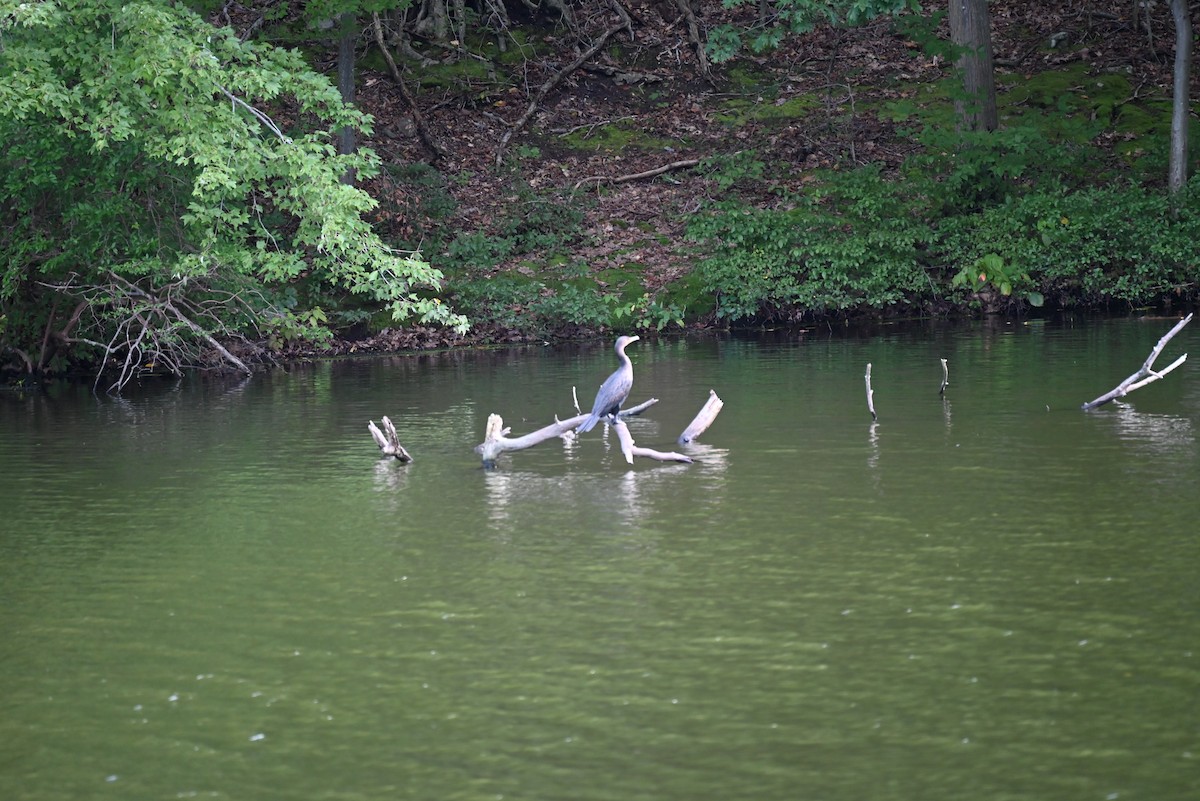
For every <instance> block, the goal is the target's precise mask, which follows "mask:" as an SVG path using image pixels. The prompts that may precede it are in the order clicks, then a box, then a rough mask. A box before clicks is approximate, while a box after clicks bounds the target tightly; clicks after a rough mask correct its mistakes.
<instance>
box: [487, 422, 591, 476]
mask: <svg viewBox="0 0 1200 801" xmlns="http://www.w3.org/2000/svg"><path fill="white" fill-rule="evenodd" d="M586 419H588V415H586V414H577V415H575V416H574V417H568V418H567V419H566V420H555V421H554V422H553V423H551V424H550V425H548V426H544V427H542V428H539V429H538V430H537V431H532V432H530V433H528V434H525V435H524V436H520V437H512V438H509V437H508V432H509V431H510V430H511V429H508V428H505V427H504V418H502V417H501V416H500V415H498V414H489V415H488V421H487V427H486V428H485V429H484V435H483V442H482V443H480V444H479V445H476V446H475V452H476V453H478V454H479V455H480V456H481V457H483V465H484V467H494V466H495V464H496V457H497V456H499V455H500V454H502V453H506V452H507V451H522V450H525V449H526V448H532V447H533V446H534V445H538V444H540V443H542V442H545V441H546V440H548V439H553V438H554V437H561V436H563V435H564V434H566V433H567V432H569V431H574V430H575V429H576V428H578V427H579V424H580V423H582V422H583V421H584V420H586Z"/></svg>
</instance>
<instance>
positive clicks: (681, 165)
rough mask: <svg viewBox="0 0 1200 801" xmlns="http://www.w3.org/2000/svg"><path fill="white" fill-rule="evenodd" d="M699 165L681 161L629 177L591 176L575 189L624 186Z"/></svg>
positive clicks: (689, 161) (698, 160)
mask: <svg viewBox="0 0 1200 801" xmlns="http://www.w3.org/2000/svg"><path fill="white" fill-rule="evenodd" d="M699 163H700V159H684V160H682V161H672V162H671V163H670V164H664V165H662V166H661V167H655V168H654V169H651V170H644V171H642V172H635V173H630V174H629V175H618V176H615V177H609V176H607V175H591V176H588V177H587V178H582V179H580V180H578V181H576V182H575V189H576V190H578V189H579V188H580V187H581V186H583V185H584V184H586V183H593V182H594V183H596V184H625V183H629V182H630V181H640V180H641V179H643V178H653V177H654V176H656V175H662V174H663V173H667V172H671V171H672V170H683V169H687V168H688V167H695V166H696V165H697V164H699Z"/></svg>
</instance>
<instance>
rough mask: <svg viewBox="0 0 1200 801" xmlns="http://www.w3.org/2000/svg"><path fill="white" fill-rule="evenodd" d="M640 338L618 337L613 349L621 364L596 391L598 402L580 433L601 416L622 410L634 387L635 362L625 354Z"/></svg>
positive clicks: (613, 415)
mask: <svg viewBox="0 0 1200 801" xmlns="http://www.w3.org/2000/svg"><path fill="white" fill-rule="evenodd" d="M639 339H641V337H638V336H633V337H625V336H622V337H617V344H616V346H615V347H614V348H613V349H614V350H615V351H616V352H617V358H618V359H620V360H621V366H620V367H618V368H617V371H616V372H615V373H613V374H612V375H610V376H609V377H608V378H606V379H604V383H603V384H601V385H600V390H599V391H598V392H597V393H596V402H595V403H594V404H592V413H591V414H590V415H588V418H587V419H586V420H584V421H583V422H582V423H580V424H579V428H578V429H576V430H577V431H578V432H579V433H581V434H582V433H583V432H585V431H591V430H592V428H593V427H594V426H595V425H596V423H598V422H600V418H601V417H605V416H611V417H616V415H617V412H619V411H621V404H622V403H624V402H625V399H626V398H628V397H629V390H631V389H633V362H631V361H629V357H628V356H626V355H625V348H626V347H627V346H628V345H631V344H632V343H634V342H637V341H638V340H639Z"/></svg>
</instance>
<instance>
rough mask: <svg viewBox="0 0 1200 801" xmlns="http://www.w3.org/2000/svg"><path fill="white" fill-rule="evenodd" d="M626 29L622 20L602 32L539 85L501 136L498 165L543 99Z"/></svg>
mask: <svg viewBox="0 0 1200 801" xmlns="http://www.w3.org/2000/svg"><path fill="white" fill-rule="evenodd" d="M624 29H625V23H624V22H622V23H621V24H620V25H616V26H614V27H611V28H609V29H608V30H606V31H605V32H604V33H602V34H600V36H599V37H598V38H597V39H596V41H594V42H592V45H591V47H589V48H588V49H587V50H584V51H583V52H582V53H580V54H579V56H578V57H577V58H576V59H575V60H574V61H572V62H571V63H570V64H568V65H567V66H565V67H563V68H562V69H561V70H559V71H558V72H556V73H554V75H552V76H550V78H548V79H547V80H546V82H545V83H543V84H542V85H541V86H540V87H538V90H537V92H535V93H534V95H533V98H532V99H531V100H530V101H529V107H528V108H526V109H525V113H524V114H522V115H521V117H520V118H519V119H518V120H517V121H516V122H514V123H513V124H512V126H511V127H510V128H509V129H508V130H507V131H505V132H504V136H502V137H500V144H499V145H498V146H497V147H496V166H499V165H500V163H501V162H502V161H503V160H504V149H505V148H506V147H508V142H509V140H510V139H512V138H513V135H514V134H516V133H517V132H519V131H520V130H521V129H522V128H524V127H525V125H526V123H528V122H529V120H530V118H531V117H533V114H534V112H535V111H537V109H538V106H540V105H541V103H542V100H544V99H545V98H546V95H548V94H550V92H552V91H553V90H554V88H555V87H556V86H558V85H559V84H560V83H562V82H563V80H564V79H565V78H566V77H567V76H568V75H570V74H571V73H572V72H574V71H575V70H577V69H579V67H580V66H581V65H582V64H583V63H584V62H585V61H587V60H588V59H589V58H591V57H592V56H594V55H596V54H597V53H599V52H600V51H601V50H602V49H603V48H604V45H605V44H606V43H607V42H608V39H609V37H610V36H612V35H613V34H615V33H618V32H620V31H622V30H624Z"/></svg>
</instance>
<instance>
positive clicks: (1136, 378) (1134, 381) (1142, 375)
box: [1080, 314, 1192, 412]
mask: <svg viewBox="0 0 1200 801" xmlns="http://www.w3.org/2000/svg"><path fill="white" fill-rule="evenodd" d="M1191 321H1192V315H1190V314H1189V315H1188V316H1187V317H1184V318H1183V319H1182V320H1180V321H1179V322H1178V323H1176V324H1175V327H1174V328H1172V329H1171V330H1170V331H1168V332H1167V333H1165V334H1163V336H1162V339H1160V340H1158V344H1157V345H1155V346H1154V350H1152V351H1150V355H1149V356H1147V357H1146V361H1144V362H1142V366H1141V367H1139V368H1138V371H1137V372H1136V373H1134V374H1133V375H1131V376H1129V378H1126V379H1125V380H1124V381H1122V382H1121V383H1120V384H1117V386H1116V387H1114V388H1113V389H1111V390H1109V391H1108V392H1106V393H1104V394H1103V395H1101V396H1100V397H1098V398H1096V399H1095V400H1093V401H1088V402H1087V403H1085V404H1083V406H1081V407H1080V408H1081V409H1083V410H1084V411H1085V412H1086V411H1091V410H1092V409H1095V408H1096V407H1097V406H1103V405H1104V404H1106V403H1108V402H1109V401H1113V400H1116V399H1117V398H1123V397H1125V396H1126V395H1128V394H1129V393H1130V392H1133V391H1134V390H1135V389H1140V388H1141V387H1144V386H1146V385H1147V384H1150V383H1153V382H1155V381H1157V380H1158V379H1160V378H1162V377H1163V376H1165V375H1166V374H1167V373H1169V372H1171V371H1172V370H1174V369H1175V368H1176V367H1178V366H1179V365H1181V364H1183V363H1184V362H1185V361H1187V354H1186V353H1185V354H1183V355H1182V356H1180V357H1179V358H1178V359H1176V360H1175V361H1173V362H1171V363H1170V364H1169V365H1167V367H1166V368H1165V369H1163V370H1159V371H1157V372H1156V371H1155V370H1154V360H1155V359H1157V358H1158V356H1159V354H1160V353H1162V350H1163V348H1165V347H1166V346H1167V343H1168V342H1170V341H1171V337H1173V336H1175V335H1176V334H1178V333H1179V332H1180V331H1182V330H1183V327H1184V326H1185V325H1187V324H1188V323H1190V322H1191Z"/></svg>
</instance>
